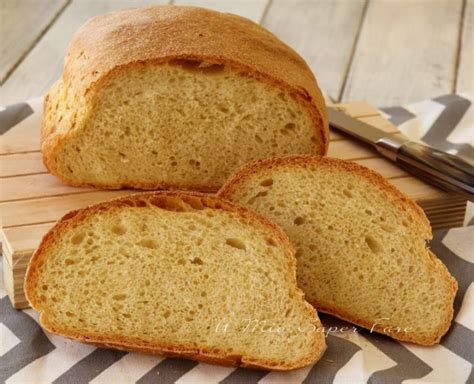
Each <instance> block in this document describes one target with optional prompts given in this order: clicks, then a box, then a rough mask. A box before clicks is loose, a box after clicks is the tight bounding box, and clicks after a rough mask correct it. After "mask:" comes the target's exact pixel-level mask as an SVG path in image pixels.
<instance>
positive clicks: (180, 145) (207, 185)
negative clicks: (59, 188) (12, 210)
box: [41, 6, 328, 191]
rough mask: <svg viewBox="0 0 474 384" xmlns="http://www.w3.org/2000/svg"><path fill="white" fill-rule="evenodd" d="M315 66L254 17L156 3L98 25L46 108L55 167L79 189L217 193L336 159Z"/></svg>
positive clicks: (79, 37) (81, 43) (78, 39)
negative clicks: (300, 158) (272, 164)
mask: <svg viewBox="0 0 474 384" xmlns="http://www.w3.org/2000/svg"><path fill="white" fill-rule="evenodd" d="M327 127H328V123H327V118H326V112H325V106H324V100H323V97H322V95H321V92H320V90H319V88H318V85H317V83H316V80H315V78H314V75H313V74H312V72H311V71H310V69H309V67H308V66H307V64H306V63H305V61H304V60H303V59H302V58H301V57H300V56H299V55H298V54H297V53H296V52H295V51H293V50H292V49H291V48H290V47H288V46H287V45H285V44H284V43H282V42H281V41H280V40H278V39H277V38H276V37H275V36H274V35H273V34H271V33H270V32H268V31H267V30H265V29H264V28H262V27H260V26H259V25H257V24H255V23H253V22H252V21H250V20H247V19H245V18H242V17H239V16H235V15H231V14H226V13H220V12H215V11H211V10H206V9H202V8H196V7H179V6H152V7H145V8H138V9H128V10H122V11H118V12H114V13H110V14H106V15H102V16H97V17H94V18H92V19H91V20H89V21H88V22H87V23H86V24H85V25H84V26H83V27H82V28H81V29H80V30H79V31H78V32H77V34H76V35H75V37H74V38H73V40H72V42H71V44H70V46H69V49H68V53H67V56H66V59H65V65H64V72H63V74H62V77H61V79H60V80H59V81H58V82H57V83H56V84H55V85H54V86H53V88H52V89H51V90H50V91H49V93H48V94H47V96H46V100H45V109H44V119H43V125H42V143H41V150H42V153H43V159H44V163H45V165H46V166H47V168H48V169H49V170H50V172H51V173H53V174H54V175H56V176H58V177H59V178H60V179H61V180H63V181H64V182H66V183H68V184H72V185H76V186H86V185H91V186H97V187H101V188H110V189H118V188H125V187H127V188H128V187H131V188H141V189H157V188H165V189H171V188H179V189H192V190H201V191H217V189H218V188H219V187H220V186H222V184H223V183H224V181H225V179H226V178H227V177H228V176H229V175H230V174H231V173H232V172H233V171H235V170H236V169H237V168H238V167H239V166H241V165H243V164H244V163H246V162H248V161H249V160H254V159H257V158H263V157H267V156H273V155H281V154H295V153H300V154H325V153H326V149H327V143H328V128H327Z"/></svg>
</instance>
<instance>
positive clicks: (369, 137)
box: [328, 108, 474, 201]
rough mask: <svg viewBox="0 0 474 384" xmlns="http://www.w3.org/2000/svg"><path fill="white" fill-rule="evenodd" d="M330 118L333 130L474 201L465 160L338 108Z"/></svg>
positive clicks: (473, 170) (473, 176)
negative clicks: (368, 145) (388, 130)
mask: <svg viewBox="0 0 474 384" xmlns="http://www.w3.org/2000/svg"><path fill="white" fill-rule="evenodd" d="M328 115H329V124H330V125H331V127H333V128H336V129H338V130H340V131H342V132H344V133H347V134H348V135H350V136H353V137H355V138H357V139H359V140H361V141H363V142H365V143H368V144H370V145H371V146H373V147H375V148H376V149H377V151H378V152H379V153H380V154H381V155H382V156H384V157H386V158H388V159H390V160H392V161H394V162H395V163H396V164H397V165H399V166H400V167H401V168H403V169H405V170H406V171H408V172H410V173H412V174H413V175H415V176H416V177H418V178H420V179H422V180H424V181H426V182H428V183H430V184H432V185H435V186H437V187H439V188H441V189H444V190H446V191H450V192H455V193H457V194H460V195H463V196H464V197H466V198H467V199H468V200H469V201H474V167H473V165H471V164H469V163H468V162H467V161H465V160H464V159H461V158H460V157H458V156H455V155H451V154H449V153H446V152H443V151H439V150H437V149H435V148H432V147H429V146H427V145H423V144H419V143H415V142H413V141H411V140H410V139H408V138H407V137H406V136H404V135H402V134H401V133H396V134H388V133H387V132H384V131H382V130H380V129H378V128H376V127H374V126H372V125H369V124H367V123H364V122H362V121H360V120H357V119H355V118H353V117H350V116H348V115H347V114H345V113H343V112H340V111H338V110H336V109H334V108H328Z"/></svg>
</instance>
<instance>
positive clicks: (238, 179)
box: [217, 155, 458, 345]
mask: <svg viewBox="0 0 474 384" xmlns="http://www.w3.org/2000/svg"><path fill="white" fill-rule="evenodd" d="M325 165H327V166H332V167H336V168H339V169H344V170H347V171H349V172H351V173H357V174H359V175H360V176H362V177H364V178H366V179H367V180H369V181H370V182H371V183H373V184H374V185H375V186H377V187H380V188H381V189H382V190H383V191H385V192H386V193H387V196H388V197H390V198H391V199H392V201H394V202H397V203H398V204H399V205H400V207H401V208H402V209H403V210H406V209H408V210H409V211H410V212H411V213H412V216H413V217H414V218H415V219H416V220H417V222H418V227H419V228H420V232H421V235H422V236H425V239H426V240H429V239H431V238H432V232H431V225H430V223H429V221H428V219H427V218H426V215H425V213H424V212H423V210H422V209H421V208H420V207H419V206H418V205H417V204H416V203H415V202H414V201H413V200H412V199H410V198H409V197H408V196H407V195H405V194H404V193H403V192H401V191H400V190H398V189H397V188H396V187H394V186H393V185H392V184H390V183H389V182H388V181H387V180H386V179H385V178H384V177H383V176H381V175H380V174H378V173H377V172H374V171H372V170H370V169H368V168H365V167H363V166H361V165H359V164H356V163H353V162H350V161H345V160H341V159H335V158H330V157H321V156H308V155H290V156H281V157H272V158H267V159H261V160H257V161H254V162H251V163H249V164H246V165H244V166H243V167H241V168H240V169H239V170H238V171H237V172H236V173H234V174H233V175H232V176H231V177H230V178H229V179H228V180H227V182H226V183H225V185H224V186H223V187H222V188H221V189H220V190H219V192H218V193H217V195H218V196H220V197H222V198H224V199H229V200H231V196H232V194H233V193H234V191H236V190H237V189H238V188H239V186H240V185H241V184H242V183H244V182H245V181H246V179H247V178H249V177H251V176H252V175H255V174H258V173H259V172H262V171H269V170H272V169H275V168H279V167H295V166H297V167H307V168H309V167H314V166H325ZM429 255H430V257H431V259H432V261H433V262H434V263H436V264H438V265H439V266H440V267H441V268H442V271H443V272H442V274H443V278H444V280H445V281H446V282H447V283H448V285H449V287H450V290H451V295H450V300H447V301H446V306H445V309H444V313H445V314H446V316H445V320H444V321H443V323H442V324H441V325H440V327H439V328H438V330H437V332H436V334H433V335H430V336H420V335H417V334H414V333H410V332H386V331H385V329H386V327H384V326H380V325H375V326H374V324H373V322H372V321H370V320H368V319H363V318H358V317H354V316H353V315H351V314H350V313H347V312H346V311H344V310H343V309H341V308H336V307H334V306H329V305H327V304H326V303H320V302H317V301H315V300H311V299H308V300H309V301H310V303H311V304H312V305H313V306H314V307H315V308H317V310H318V311H321V312H325V313H328V314H331V315H333V316H336V317H339V318H341V319H343V320H347V321H349V322H351V323H354V324H357V325H360V326H362V327H364V328H368V329H372V327H373V330H374V331H377V332H380V333H384V334H386V335H388V336H390V337H392V338H394V339H397V340H401V341H408V342H412V343H416V344H421V345H433V344H436V343H438V342H439V341H440V339H441V337H442V336H443V335H444V334H445V333H446V332H447V331H448V329H449V327H450V325H451V321H452V318H453V302H454V297H455V296H456V292H457V287H458V285H457V281H456V280H455V279H454V278H453V277H452V276H451V274H450V273H449V271H448V269H447V268H446V266H445V265H444V264H443V263H442V262H441V261H440V260H439V259H438V258H437V257H436V256H435V255H434V254H433V253H432V252H429Z"/></svg>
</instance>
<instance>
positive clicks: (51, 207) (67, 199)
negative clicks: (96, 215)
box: [0, 190, 137, 228]
mask: <svg viewBox="0 0 474 384" xmlns="http://www.w3.org/2000/svg"><path fill="white" fill-rule="evenodd" d="M133 192H137V191H130V190H121V191H96V192H87V193H79V194H76V195H67V196H58V197H47V198H44V199H32V200H21V201H14V202H9V203H0V210H1V211H2V226H3V228H8V227H12V226H17V225H30V224H42V223H47V222H51V221H56V220H58V219H59V218H60V217H61V216H63V215H64V214H65V213H67V212H68V211H70V210H73V209H77V208H81V207H84V206H87V205H90V204H94V203H97V202H99V201H103V200H108V199H113V198H115V197H119V196H124V195H128V194H130V193H133Z"/></svg>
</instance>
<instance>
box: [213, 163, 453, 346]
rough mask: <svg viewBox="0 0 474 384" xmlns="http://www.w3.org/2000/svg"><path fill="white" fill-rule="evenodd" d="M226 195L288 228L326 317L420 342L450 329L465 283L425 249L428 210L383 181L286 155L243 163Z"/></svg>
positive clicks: (311, 294)
mask: <svg viewBox="0 0 474 384" xmlns="http://www.w3.org/2000/svg"><path fill="white" fill-rule="evenodd" d="M219 195H220V196H221V197H224V198H228V199H230V200H232V201H234V202H237V203H239V204H242V205H244V206H246V207H248V208H250V209H252V210H254V211H256V212H259V213H261V214H263V215H265V216H266V217H268V218H270V219H271V220H273V221H274V222H275V223H277V224H280V225H281V226H282V228H283V229H284V230H285V231H286V233H287V234H288V235H289V237H290V240H291V241H292V243H293V245H294V246H295V248H296V258H297V263H298V268H297V274H298V284H299V286H300V287H301V288H302V289H303V291H304V292H305V293H306V297H307V299H308V301H309V302H310V303H312V304H313V305H314V306H315V307H316V308H318V309H319V310H321V311H324V312H328V313H331V314H334V315H336V316H338V317H340V318H343V319H346V320H349V321H351V322H354V323H356V324H359V325H361V326H363V327H366V328H368V329H370V330H373V331H378V332H382V333H385V334H387V335H390V336H392V337H394V338H396V339H399V340H406V341H411V342H415V343H419V344H426V345H429V344H433V343H436V342H438V341H439V340H440V338H441V336H443V335H444V334H445V333H446V331H447V330H448V328H449V325H450V322H451V319H452V316H453V300H454V295H455V293H456V289H457V283H456V281H455V280H454V278H453V277H452V276H451V275H450V274H449V272H448V270H447V269H446V267H445V266H444V265H443V264H442V262H441V261H440V260H438V259H437V258H436V257H435V256H434V255H433V254H432V253H431V252H430V250H429V249H428V248H427V246H426V241H427V240H429V239H431V228H430V224H429V222H428V220H427V219H426V216H425V215H424V213H423V211H422V210H421V208H419V207H418V206H417V205H416V204H415V203H414V202H413V201H411V200H410V199H409V198H408V197H407V196H405V195H403V194H402V193H401V192H400V191H398V190H397V189H396V188H395V187H394V186H392V185H391V184H389V183H388V182H387V181H386V180H385V179H384V178H383V177H382V176H380V175H379V174H377V173H375V172H373V171H371V170H369V169H367V168H364V167H361V166H359V165H357V164H355V163H351V162H347V161H342V160H338V159H331V158H321V157H315V156H314V157H312V156H287V157H281V158H273V159H267V160H262V161H258V162H255V163H252V164H249V165H247V166H245V167H244V168H242V169H241V170H240V171H239V172H238V173H237V174H235V175H234V176H233V177H232V178H231V179H230V180H229V181H228V182H227V184H226V185H225V186H224V187H223V189H222V190H221V191H220V193H219Z"/></svg>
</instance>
